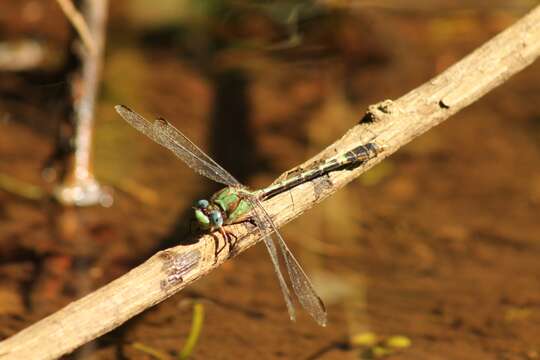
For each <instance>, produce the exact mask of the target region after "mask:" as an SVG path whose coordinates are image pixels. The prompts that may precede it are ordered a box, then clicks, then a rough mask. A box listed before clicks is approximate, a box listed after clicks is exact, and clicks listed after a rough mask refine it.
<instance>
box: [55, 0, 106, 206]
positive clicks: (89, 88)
mask: <svg viewBox="0 0 540 360" xmlns="http://www.w3.org/2000/svg"><path fill="white" fill-rule="evenodd" d="M58 1H61V0H58ZM66 2H68V3H69V4H71V6H73V5H72V3H71V1H68V0H66ZM81 9H82V10H81V13H82V15H84V18H82V21H83V22H84V29H85V31H88V36H90V38H89V39H90V40H92V44H91V45H92V51H90V52H84V51H83V52H81V51H78V52H77V57H78V60H79V61H78V64H79V66H77V68H76V69H74V71H73V72H72V73H71V74H70V76H69V78H70V84H71V94H72V100H73V111H72V113H71V114H70V115H71V121H70V123H69V124H70V125H71V126H72V127H73V129H72V131H73V137H72V138H71V139H68V140H64V139H62V141H59V143H58V144H57V146H59V145H60V143H63V142H65V141H69V142H70V143H72V144H73V151H72V152H70V153H69V154H67V155H66V156H65V158H64V159H62V160H63V165H64V169H63V170H64V171H63V173H64V176H63V178H62V182H61V184H59V185H58V186H57V187H56V188H55V189H54V194H53V195H54V196H55V198H56V200H58V201H59V202H60V203H62V204H64V205H75V206H89V205H95V204H101V205H103V206H111V205H112V201H113V199H112V193H111V192H110V191H109V190H108V189H107V188H106V187H103V186H101V185H100V184H99V183H98V181H97V180H96V178H95V177H94V174H93V166H92V158H93V151H92V150H93V148H92V140H93V137H94V123H95V116H94V115H95V103H96V98H97V94H98V90H99V84H100V80H101V69H102V67H103V66H102V65H103V58H104V56H103V53H104V50H105V34H106V31H105V30H106V29H105V28H106V23H107V12H108V0H84V1H82V6H81ZM73 11H77V10H76V9H74V10H73ZM81 13H79V12H76V14H77V15H78V16H82V15H81ZM84 34H86V32H83V33H80V36H81V37H82V36H83V35H84ZM83 40H84V38H83ZM87 46H88V44H87ZM62 135H63V134H60V138H61V137H62Z"/></svg>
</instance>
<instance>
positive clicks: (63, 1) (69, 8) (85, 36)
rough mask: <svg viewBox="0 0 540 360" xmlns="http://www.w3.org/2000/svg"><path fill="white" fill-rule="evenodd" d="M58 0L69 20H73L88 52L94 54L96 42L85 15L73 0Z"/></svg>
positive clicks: (72, 22)
mask: <svg viewBox="0 0 540 360" xmlns="http://www.w3.org/2000/svg"><path fill="white" fill-rule="evenodd" d="M56 1H57V2H58V5H60V8H62V11H63V12H64V14H65V15H66V17H67V18H68V20H69V21H70V22H71V25H73V27H74V28H75V30H76V31H77V33H78V34H79V36H80V37H81V40H82V42H83V44H84V46H85V47H86V49H87V50H88V52H89V53H90V54H91V55H94V54H95V53H96V44H95V42H94V39H93V37H92V33H91V32H90V29H89V28H88V24H87V23H86V21H85V20H84V17H83V16H82V15H81V13H80V12H79V11H77V9H76V8H75V6H74V5H73V2H71V0H56Z"/></svg>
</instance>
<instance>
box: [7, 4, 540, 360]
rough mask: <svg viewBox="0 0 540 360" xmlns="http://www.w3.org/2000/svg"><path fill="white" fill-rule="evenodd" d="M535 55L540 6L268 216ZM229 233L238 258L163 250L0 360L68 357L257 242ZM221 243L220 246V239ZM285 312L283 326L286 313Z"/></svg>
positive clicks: (336, 183)
mask: <svg viewBox="0 0 540 360" xmlns="http://www.w3.org/2000/svg"><path fill="white" fill-rule="evenodd" d="M539 55H540V6H539V7H537V8H535V9H534V10H533V11H531V12H530V13H529V14H527V15H526V16H525V17H524V18H523V19H521V20H520V21H518V22H517V23H516V24H514V25H513V26H512V27H510V28H508V29H507V30H505V31H504V32H502V33H501V34H499V35H498V36H496V37H495V38H493V39H492V40H490V41H489V42H488V43H486V44H485V45H483V46H482V47H480V48H479V49H477V50H476V51H474V52H473V53H472V54H470V55H469V56H467V57H466V58H464V59H463V60H462V61H460V62H459V63H457V64H455V65H454V66H452V67H451V68H449V69H448V70H447V71H445V72H444V73H443V74H441V75H439V76H437V77H436V78H434V79H432V80H430V81H428V82H427V83H425V84H424V85H422V86H420V87H419V88H417V89H415V90H413V91H411V92H410V93H408V94H406V95H405V96H403V97H401V98H400V99H398V100H396V101H394V102H393V101H385V102H382V103H380V104H376V105H373V106H371V107H370V108H369V111H368V113H367V115H366V117H365V118H364V119H369V120H371V121H372V123H370V124H359V125H357V126H355V127H353V128H352V129H350V130H349V131H348V132H347V133H346V134H345V135H344V136H343V137H342V138H341V139H340V140H338V141H337V142H335V143H334V144H332V145H331V146H330V147H328V148H327V149H326V150H324V151H323V152H322V153H321V154H319V155H318V156H317V157H316V158H314V159H312V160H310V161H314V160H317V159H320V158H325V157H328V156H330V155H333V154H335V153H341V152H343V151H345V150H348V149H350V148H352V147H353V146H355V145H359V144H362V143H364V142H366V141H368V140H369V139H370V137H372V134H371V133H372V132H374V133H375V134H378V135H377V136H376V138H375V139H374V140H373V139H371V141H376V142H377V143H379V144H381V145H384V146H385V150H384V152H383V153H382V154H381V155H380V156H379V157H377V158H376V159H374V160H372V161H370V162H368V163H366V164H364V165H362V166H361V167H359V168H357V169H355V170H354V171H339V172H335V173H332V174H331V175H330V180H331V181H330V182H327V187H326V188H323V189H321V188H320V187H314V185H313V183H307V184H303V185H301V186H298V187H296V188H294V189H293V190H292V191H291V192H290V193H286V194H281V195H278V196H276V197H275V198H272V199H271V200H269V201H267V202H265V206H266V208H267V210H268V211H269V213H270V214H272V216H273V217H274V219H275V222H276V224H278V225H280V226H281V225H283V224H285V223H287V222H289V221H291V220H292V219H294V218H296V217H297V216H299V215H300V214H302V213H303V212H304V211H306V210H307V209H309V208H310V207H312V206H313V205H314V204H316V203H318V202H319V201H321V200H323V199H324V198H326V197H328V196H330V195H331V194H332V193H334V192H335V191H337V190H338V189H339V188H341V187H342V186H344V185H345V184H347V183H348V182H350V181H351V180H353V179H354V178H356V177H357V176H358V175H360V174H361V173H362V172H364V171H366V170H367V169H368V168H370V167H372V166H373V165H374V164H375V163H377V162H379V161H381V160H382V159H383V158H384V157H386V156H388V155H390V154H391V153H393V152H394V151H396V150H397V149H398V148H399V147H400V146H402V145H404V144H405V143H407V142H409V141H411V140H412V139H413V138H415V137H416V136H418V135H420V134H422V133H424V132H425V131H427V130H428V129H430V128H431V127H433V126H435V125H437V124H439V123H440V122H442V121H443V120H446V119H447V118H449V117H450V116H451V115H453V114H455V113H456V112H457V111H459V110H461V109H463V108H464V107H465V106H467V105H469V104H471V103H472V102H474V101H476V100H477V99H479V98H480V97H481V96H482V95H484V94H485V93H487V92H488V91H490V90H491V89H493V88H494V87H496V86H497V85H499V84H501V83H503V82H504V81H505V80H506V79H508V78H509V77H510V76H512V75H513V74H515V73H517V72H518V71H520V70H522V69H523V68H525V67H526V66H527V65H529V64H531V63H532V62H533V61H534V60H535V59H536V58H537V57H538V56H539ZM366 128H369V129H370V130H371V131H366ZM329 184H330V185H329ZM291 195H292V197H293V199H294V207H293V205H292V204H291V200H290V198H291ZM229 230H230V231H232V232H234V233H235V234H236V235H237V236H238V239H239V241H238V245H237V246H236V247H235V254H227V251H226V250H224V251H222V252H221V254H220V256H219V258H218V259H215V257H214V252H215V239H214V238H212V236H209V235H207V236H203V237H201V238H200V239H198V241H197V242H196V243H194V244H191V245H185V246H176V247H173V248H170V249H167V250H165V251H160V252H158V253H157V254H155V255H154V256H152V257H151V258H150V259H149V260H147V261H146V262H145V263H144V264H142V265H140V266H138V267H136V268H135V269H133V270H131V271H130V272H129V273H127V274H126V275H124V276H122V277H120V278H119V279H117V280H115V281H113V282H111V283H110V284H108V285H106V286H104V287H102V288H101V289H99V290H97V291H95V292H93V293H91V294H89V295H87V296H85V297H84V298H82V299H80V300H78V301H75V302H73V303H71V304H70V305H68V306H66V307H65V308H63V309H61V310H59V311H57V312H56V313H54V314H52V315H50V316H49V317H47V318H45V319H43V320H41V321H39V322H37V323H35V324H34V325H32V326H30V327H28V328H27V329H25V330H22V331H21V332H19V333H18V334H16V335H14V336H12V337H11V338H9V339H7V340H4V341H3V342H1V343H0V359H53V358H57V357H59V356H61V355H63V354H66V353H68V352H70V351H72V350H74V349H75V348H77V347H79V346H81V345H82V344H84V343H86V342H88V341H90V340H92V339H95V338H96V337H98V336H100V335H102V334H104V333H106V332H108V331H110V330H112V329H114V328H116V327H117V326H119V325H121V324H122V323H123V322H125V321H126V320H128V319H130V318H131V317H133V316H135V315H136V314H138V313H140V312H142V311H143V310H145V309H147V308H148V307H150V306H152V305H155V304H157V303H159V302H161V301H163V300H165V299H166V298H168V297H169V296H172V295H173V294H175V293H177V292H178V291H180V290H181V289H183V288H184V287H186V286H187V285H189V284H191V283H192V282H194V281H195V280H197V279H198V278H200V277H202V276H204V275H206V274H207V273H209V272H210V271H212V270H214V269H215V268H217V267H218V266H219V265H220V264H222V263H223V262H224V261H226V260H227V258H228V257H229V255H236V254H238V253H240V252H242V251H244V250H246V249H247V248H249V247H250V246H252V245H254V244H255V243H257V242H258V241H259V238H258V237H257V236H255V235H253V234H252V233H253V230H254V229H253V228H252V227H251V228H250V226H249V225H236V226H232V227H231V228H230V229H229ZM219 241H220V245H223V239H221V238H219ZM283 312H284V315H283V319H284V320H283V321H286V320H285V319H286V318H287V316H286V315H285V307H284V308H283Z"/></svg>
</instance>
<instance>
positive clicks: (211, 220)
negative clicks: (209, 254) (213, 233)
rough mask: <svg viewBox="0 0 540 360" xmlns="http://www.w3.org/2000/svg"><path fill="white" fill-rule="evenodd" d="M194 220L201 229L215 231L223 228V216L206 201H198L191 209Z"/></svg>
mask: <svg viewBox="0 0 540 360" xmlns="http://www.w3.org/2000/svg"><path fill="white" fill-rule="evenodd" d="M193 210H195V219H196V220H197V222H198V223H199V225H200V226H201V227H202V228H203V229H211V228H213V229H216V228H220V227H222V226H223V215H221V212H220V211H219V210H217V209H215V208H214V207H213V206H210V203H209V202H208V200H198V201H197V202H196V203H195V206H194V207H193Z"/></svg>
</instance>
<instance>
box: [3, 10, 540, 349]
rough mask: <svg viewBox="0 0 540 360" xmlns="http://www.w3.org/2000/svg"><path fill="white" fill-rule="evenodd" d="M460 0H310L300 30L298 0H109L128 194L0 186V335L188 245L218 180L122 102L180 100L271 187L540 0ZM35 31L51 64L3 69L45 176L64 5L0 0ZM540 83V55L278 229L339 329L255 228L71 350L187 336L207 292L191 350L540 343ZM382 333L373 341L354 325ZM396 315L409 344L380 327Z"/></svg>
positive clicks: (9, 118)
mask: <svg viewBox="0 0 540 360" xmlns="http://www.w3.org/2000/svg"><path fill="white" fill-rule="evenodd" d="M178 3H182V2H178ZM451 3H452V4H453V2H448V4H447V3H446V2H444V1H442V2H440V3H437V4H434V5H430V7H429V8H424V7H411V8H401V7H399V8H398V7H395V6H394V7H393V6H389V7H376V8H369V7H365V8H364V7H361V6H354V3H350V2H326V3H325V4H326V5H325V6H314V5H305V6H304V7H303V8H302V9H301V10H300V11H299V12H298V13H299V19H298V21H297V22H296V23H295V24H296V25H298V26H297V28H298V30H294V27H291V26H290V25H287V22H286V19H287V18H288V16H286V15H290V13H291V11H297V10H294V7H293V10H291V7H284V10H283V9H282V8H279V9H281V10H280V11H276V8H275V7H272V6H269V7H262V6H254V5H250V6H243V5H240V4H238V3H236V4H235V5H234V6H232V5H229V6H227V3H222V2H215V3H214V2H208V4H213V5H208V4H207V7H206V8H203V7H198V8H197V9H196V12H195V13H194V12H193V11H195V10H193V9H192V8H190V7H189V6H187V5H185V4H189V3H187V2H186V3H182V4H184V5H183V6H180V5H178V4H177V2H174V1H164V2H163V4H162V6H158V5H157V2H156V4H153V5H152V6H150V7H148V3H146V5H145V4H144V2H128V1H114V2H113V4H112V9H111V14H110V19H109V37H108V45H107V55H106V62H105V69H104V78H103V85H102V87H101V95H100V101H99V105H98V108H97V119H98V120H97V125H96V134H95V149H96V150H95V169H96V174H97V177H98V178H99V179H100V181H101V182H102V183H104V184H108V185H110V186H112V187H113V188H114V189H115V203H114V205H113V206H112V207H110V208H101V207H91V208H79V209H73V208H67V209H66V208H63V207H61V206H59V205H58V204H55V203H54V202H51V201H48V200H39V201H35V200H31V199H28V198H25V197H23V196H20V195H16V194H13V193H12V192H10V191H7V190H8V189H7V188H5V189H3V190H0V279H1V280H0V338H6V337H9V336H10V335H12V334H15V333H16V332H18V331H19V330H22V329H24V328H25V327H27V326H29V325H30V324H32V323H34V322H35V321H37V320H39V319H42V318H43V317H45V316H47V315H49V314H51V313H53V312H54V311H56V310H58V309H60V308H61V307H63V306H65V305H67V304H69V303H70V302H71V301H73V300H75V299H78V298H80V297H82V296H84V295H85V294H87V293H89V292H91V291H93V290H95V289H97V288H99V287H101V286H103V285H105V284H107V283H109V282H110V281H111V280H113V279H115V278H117V277H118V276H121V275H122V274H124V273H125V272H127V271H128V270H129V269H131V268H132V267H134V266H136V265H138V264H140V263H141V262H143V261H144V260H145V259H147V258H148V257H149V256H151V255H152V254H154V253H155V252H156V251H158V250H160V249H163V248H165V247H167V246H171V245H175V244H176V243H177V241H179V239H182V237H183V235H184V234H185V233H186V232H187V231H189V230H188V227H189V226H188V224H189V217H190V206H191V204H192V202H193V201H194V200H195V199H198V198H201V197H204V196H208V194H210V193H212V191H214V190H215V189H216V188H215V187H214V186H213V185H212V184H210V183H208V182H205V181H201V178H200V177H198V176H197V175H196V174H194V173H192V172H191V171H190V170H189V169H187V168H186V167H185V166H183V165H182V164H181V163H180V162H179V161H177V159H176V158H174V157H173V156H172V155H170V154H169V153H167V151H166V150H163V149H161V148H160V147H159V146H157V145H155V144H153V143H152V142H151V141H150V140H148V139H146V138H144V137H143V136H142V135H140V134H139V133H137V132H136V131H134V130H133V129H132V128H130V127H128V126H127V125H126V124H125V123H124V122H123V121H122V120H121V119H120V118H119V117H118V116H117V115H116V114H115V113H114V110H113V105H114V104H117V103H124V104H128V105H130V106H132V107H133V108H135V109H137V110H138V111H140V112H142V113H143V114H146V115H148V116H151V115H152V114H155V115H161V116H164V117H166V118H167V119H169V120H170V121H171V122H173V123H174V124H175V125H176V126H177V127H178V128H181V129H182V130H183V131H185V132H186V133H187V134H188V135H189V136H190V137H192V138H193V139H194V141H195V142H196V143H197V144H201V147H203V148H204V149H207V150H208V151H209V153H210V154H212V156H214V157H215V158H216V159H217V160H218V162H220V163H221V164H223V165H224V167H225V168H227V169H230V171H231V172H232V173H233V174H235V175H237V176H238V177H239V178H240V180H242V181H245V182H246V183H248V184H250V186H252V187H255V188H257V187H262V186H264V185H266V184H269V183H270V182H272V180H273V179H274V178H275V177H277V176H278V175H279V174H280V173H282V172H284V171H286V170H287V169H289V168H291V167H293V166H295V165H297V164H299V163H301V162H303V161H304V160H306V159H307V158H309V157H310V156H312V155H314V154H316V153H317V152H318V151H320V150H321V149H322V148H324V147H325V146H326V145H328V144H330V143H331V142H333V141H335V139H337V138H338V137H339V136H340V135H341V134H343V132H345V131H346V130H347V129H348V128H349V127H351V126H353V125H354V124H355V123H356V122H357V121H358V120H359V119H360V118H361V116H362V114H363V112H364V111H365V109H366V107H367V106H368V105H369V104H372V103H374V102H378V101H381V100H384V99H393V98H397V97H399V96H401V95H403V94H405V93H407V92H408V91H410V90H412V89H414V88H415V87H416V86H418V85H420V84H422V83H423V82H425V81H427V80H429V79H430V78H431V77H433V76H434V75H436V74H438V73H440V72H441V71H443V70H444V69H445V68H447V67H448V66H450V65H451V64H452V63H454V62H456V61H458V60H459V59H460V58H462V57H463V56H465V55H466V54H467V53H469V52H470V51H472V50H474V49H475V48H476V47H478V46H479V45H481V44H482V43H483V42H485V41H487V40H488V39H489V38H491V37H492V36H493V35H495V34H496V33H498V32H499V31H501V30H503V29H504V28H506V27H507V26H509V25H511V24H512V23H513V22H514V21H516V20H517V19H518V18H519V17H521V16H522V15H523V14H524V13H525V12H526V10H527V9H528V7H530V6H532V2H531V3H527V2H519V3H517V2H516V4H515V6H510V5H509V4H512V5H514V4H513V3H512V2H510V3H508V2H505V5H504V7H503V6H502V5H501V6H499V7H497V6H490V7H489V8H469V7H467V8H465V7H460V8H456V7H453V5H451ZM167 4H169V5H170V4H174V6H176V7H172V8H164V7H165V6H167ZM205 4H206V3H205ZM273 5H276V4H273ZM171 6H172V5H171ZM212 6H214V7H212ZM171 9H172V10H171ZM190 11H191V12H190ZM276 14H278V15H276ZM284 14H285V15H284ZM194 19H197V21H195V20H194ZM30 38H32V39H34V40H38V41H39V44H41V45H40V46H42V47H43V48H44V49H45V51H46V53H47V54H48V55H47V56H46V57H47V58H46V59H45V61H44V62H43V64H41V65H39V66H37V67H36V68H33V69H28V70H24V71H7V70H4V71H1V72H0V174H2V176H3V177H6V176H8V177H9V178H10V179H16V181H17V182H20V183H21V184H27V183H29V184H33V185H36V186H39V187H40V188H41V189H50V188H51V186H52V185H51V184H48V183H46V182H45V181H44V180H43V178H42V177H41V173H42V166H43V163H44V161H45V160H46V159H47V158H48V156H49V155H50V154H51V152H52V151H53V148H54V145H55V143H54V133H55V128H56V124H57V123H58V121H60V120H61V118H62V116H64V115H65V113H64V111H65V104H66V102H67V101H68V98H67V97H66V90H65V87H66V86H67V79H66V71H65V67H64V65H65V64H64V61H63V60H62V59H64V58H65V49H66V47H67V42H68V39H69V31H68V25H67V22H66V20H65V19H64V18H63V15H62V13H61V12H60V11H59V10H58V8H57V5H56V3H55V2H54V1H52V0H47V1H45V0H43V1H29V0H24V1H16V0H4V1H2V3H1V4H0V40H1V41H2V42H14V41H26V40H28V39H30ZM51 59H55V60H54V61H52V60H51ZM539 103H540V63H538V62H537V63H535V64H533V65H532V66H530V67H528V68H527V69H525V70H524V71H523V72H522V73H520V74H518V75H517V76H515V77H514V78H512V79H510V80H509V81H507V82H506V83H504V84H503V85H502V86H501V87H499V88H498V89H496V90H495V91H493V92H491V93H490V94H488V95H486V96H485V97H484V98H482V99H481V100H480V101H478V102H476V103H475V104H473V105H471V106H470V107H469V108H467V109H466V110H464V111H462V112H460V113H458V114H457V115H455V116H454V117H452V118H451V119H449V120H448V121H446V122H445V123H444V124H442V125H440V126H439V127H437V128H435V129H433V130H431V131H430V132H429V133H427V134H425V135H423V136H421V137H419V138H418V139H417V140H415V141H414V142H412V143H411V144H410V145H408V146H406V147H404V148H402V149H400V150H399V151H398V152H397V153H396V154H394V155H393V156H392V157H390V158H389V159H387V160H386V161H385V162H384V163H382V164H381V165H379V166H377V167H376V168H374V169H372V170H371V171H370V172H368V173H366V174H365V175H364V176H362V177H361V178H360V179H359V180H358V181H355V182H354V183H352V184H350V185H349V186H348V187H346V188H345V189H343V190H342V191H341V192H339V193H337V194H336V195H335V196H333V197H332V198H331V199H328V200H326V201H325V202H324V203H322V204H321V205H320V206H318V207H317V208H316V209H313V210H312V211H310V212H308V213H306V214H305V215H304V216H303V217H302V218H300V219H298V220H297V221H296V222H294V223H292V224H290V225H288V226H286V227H285V228H284V229H283V235H284V236H285V238H286V239H287V241H288V243H289V244H290V245H291V247H292V248H293V249H294V251H295V253H296V254H297V256H298V258H299V259H300V262H301V263H302V264H303V265H304V266H305V269H306V271H307V272H308V273H309V274H310V276H311V277H312V278H313V281H314V283H315V286H316V288H317V290H318V291H319V293H320V295H321V296H322V298H323V299H324V300H325V302H326V304H327V306H328V313H329V324H328V326H327V327H326V328H320V327H318V326H317V325H316V324H315V323H314V322H313V321H312V320H311V319H310V318H309V317H308V316H307V315H306V314H305V313H304V312H300V314H299V319H298V321H297V322H296V323H292V322H290V321H289V320H288V316H287V314H286V309H285V306H284V303H283V299H282V297H281V293H280V291H279V288H278V284H277V282H276V279H275V277H274V273H273V270H272V267H271V264H270V262H269V261H268V258H267V255H266V253H265V249H264V247H263V246H257V247H255V248H253V249H251V250H250V251H248V252H246V253H244V254H242V255H240V256H238V257H237V258H235V259H233V260H231V261H229V262H227V263H226V264H225V265H224V266H222V267H221V268H220V269H219V270H218V271H214V272H213V273H212V274H210V275H209V276H207V277H205V278H204V279H201V280H200V281H198V282H197V283H196V284H194V285H193V286H191V287H189V288H187V289H186V290H185V291H183V292H181V293H179V294H177V295H176V296H173V297H172V298H170V299H169V300H167V301H165V302H163V303H161V304H159V305H157V306H155V307H153V308H151V309H149V310H147V311H146V312H144V313H143V314H141V315H139V316H137V317H135V318H133V319H131V320H130V321H128V322H127V323H126V324H124V325H122V326H121V327H119V328H118V329H116V330H114V331H112V332H110V333H108V334H106V335H104V336H102V337H101V338H99V339H97V340H96V341H93V342H91V343H89V344H87V345H86V346H84V347H82V348H80V349H78V350H77V351H76V352H75V353H73V354H71V355H69V356H67V357H66V358H69V359H145V358H150V357H149V355H146V354H144V353H143V352H141V351H140V350H137V349H135V348H134V346H133V343H135V342H139V343H143V344H145V345H146V346H149V347H152V348H154V349H159V350H160V351H164V352H169V353H171V354H174V353H176V352H178V351H179V349H181V348H182V345H183V344H184V342H185V340H186V338H187V336H188V333H189V331H190V323H191V320H192V314H193V310H192V309H193V303H194V302H197V303H200V304H203V308H204V313H205V318H204V322H203V328H202V333H201V334H200V337H199V339H198V342H197V345H196V348H195V350H194V353H193V358H194V359H238V358H242V359H253V358H258V359H278V358H283V359H369V358H376V357H384V358H389V359H537V358H539V357H540V222H539V221H538V220H539V218H538V213H539V210H540V168H539V167H538V164H539V163H540V108H539V107H538V104H539ZM4 185H5V184H4ZM96 321H99V319H96ZM369 334H371V335H375V336H376V337H377V339H379V341H378V344H379V345H377V344H374V343H369V342H368V344H364V345H359V344H358V339H359V338H364V339H365V338H367V337H369V336H368V335H369ZM395 336H401V337H402V338H401V339H402V340H404V339H405V340H409V341H410V344H408V346H405V347H403V348H402V349H399V350H397V349H393V348H391V347H389V346H388V345H386V344H385V343H384V341H385V340H388V339H391V338H392V337H394V339H395ZM402 342H403V341H402ZM404 342H405V344H406V343H407V342H408V341H404ZM406 345H407V344H406Z"/></svg>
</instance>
